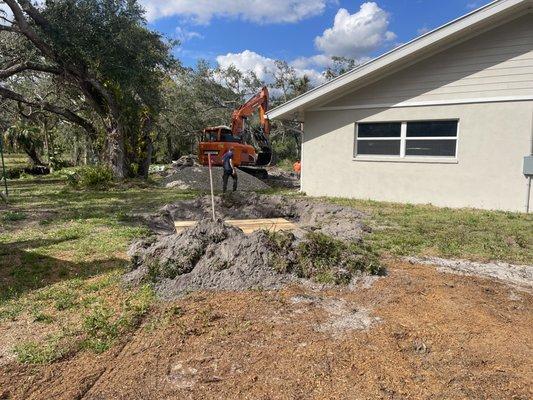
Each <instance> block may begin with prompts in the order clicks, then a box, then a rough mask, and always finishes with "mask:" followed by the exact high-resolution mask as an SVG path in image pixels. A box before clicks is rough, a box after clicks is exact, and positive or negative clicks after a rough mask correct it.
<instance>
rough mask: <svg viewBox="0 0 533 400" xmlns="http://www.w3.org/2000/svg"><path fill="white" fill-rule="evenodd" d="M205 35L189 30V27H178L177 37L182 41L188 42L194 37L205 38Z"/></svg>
mask: <svg viewBox="0 0 533 400" xmlns="http://www.w3.org/2000/svg"><path fill="white" fill-rule="evenodd" d="M203 38H204V37H203V36H202V35H201V34H199V33H198V32H194V31H189V30H188V29H185V28H181V27H179V26H178V27H177V28H176V39H178V40H179V41H180V42H181V43H185V42H188V41H189V40H192V39H203Z"/></svg>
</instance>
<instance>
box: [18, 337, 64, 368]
mask: <svg viewBox="0 0 533 400" xmlns="http://www.w3.org/2000/svg"><path fill="white" fill-rule="evenodd" d="M59 340H60V338H59V337H58V336H53V337H51V338H50V339H48V340H47V341H46V342H44V343H38V342H35V341H28V342H24V343H21V344H19V345H17V346H15V348H14V353H15V355H16V356H17V359H18V361H19V362H21V363H23V364H49V363H51V362H53V361H55V360H58V359H60V358H61V357H63V356H64V355H65V354H66V349H65V348H63V347H62V346H60V344H59Z"/></svg>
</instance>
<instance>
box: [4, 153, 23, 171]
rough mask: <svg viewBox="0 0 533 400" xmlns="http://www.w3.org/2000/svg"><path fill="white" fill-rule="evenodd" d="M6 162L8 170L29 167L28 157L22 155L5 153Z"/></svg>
mask: <svg viewBox="0 0 533 400" xmlns="http://www.w3.org/2000/svg"><path fill="white" fill-rule="evenodd" d="M4 162H5V164H6V168H19V167H27V166H28V156H26V154H21V153H4ZM0 167H1V165H0Z"/></svg>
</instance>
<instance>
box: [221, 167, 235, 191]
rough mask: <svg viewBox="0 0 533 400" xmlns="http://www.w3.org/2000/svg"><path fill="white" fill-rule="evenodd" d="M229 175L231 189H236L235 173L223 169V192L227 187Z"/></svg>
mask: <svg viewBox="0 0 533 400" xmlns="http://www.w3.org/2000/svg"><path fill="white" fill-rule="evenodd" d="M230 176H231V177H232V178H233V191H236V190H237V174H235V175H233V174H232V173H231V172H229V171H224V175H222V190H223V191H224V193H226V190H227V189H228V179H229V177H230Z"/></svg>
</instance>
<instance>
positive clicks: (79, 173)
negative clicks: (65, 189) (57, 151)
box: [67, 166, 113, 188]
mask: <svg viewBox="0 0 533 400" xmlns="http://www.w3.org/2000/svg"><path fill="white" fill-rule="evenodd" d="M112 181H113V171H111V169H110V168H108V167H104V166H87V167H81V168H78V169H76V170H75V171H74V172H71V173H69V174H68V175H67V182H68V183H69V185H71V186H74V187H78V188H101V187H107V186H108V185H109V184H110V183H111V182H112Z"/></svg>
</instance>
